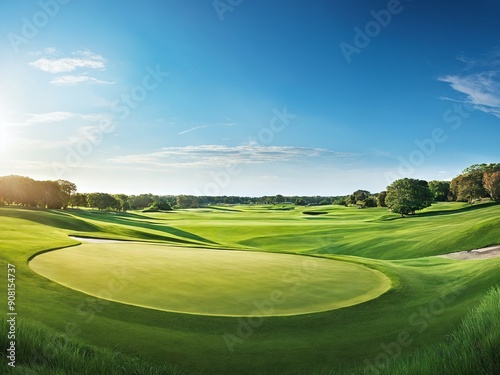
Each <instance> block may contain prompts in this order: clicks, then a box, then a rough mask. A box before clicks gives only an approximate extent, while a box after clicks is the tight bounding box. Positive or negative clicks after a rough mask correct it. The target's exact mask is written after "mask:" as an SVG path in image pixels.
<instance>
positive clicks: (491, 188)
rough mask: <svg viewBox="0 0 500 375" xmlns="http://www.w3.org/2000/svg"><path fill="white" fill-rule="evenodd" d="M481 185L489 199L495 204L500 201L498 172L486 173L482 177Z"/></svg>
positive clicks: (499, 174) (499, 177)
mask: <svg viewBox="0 0 500 375" xmlns="http://www.w3.org/2000/svg"><path fill="white" fill-rule="evenodd" d="M483 183H484V187H485V189H486V191H487V192H488V193H489V194H490V197H491V199H493V200H494V201H497V202H498V201H500V171H499V172H492V173H488V172H486V173H485V174H484V176H483Z"/></svg>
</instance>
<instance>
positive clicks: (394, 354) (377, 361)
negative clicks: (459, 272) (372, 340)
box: [364, 283, 464, 374]
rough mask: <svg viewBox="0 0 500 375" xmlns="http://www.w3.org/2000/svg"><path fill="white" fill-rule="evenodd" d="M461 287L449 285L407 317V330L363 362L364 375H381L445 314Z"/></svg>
mask: <svg viewBox="0 0 500 375" xmlns="http://www.w3.org/2000/svg"><path fill="white" fill-rule="evenodd" d="M463 288H464V287H463V285H459V284H455V283H449V284H447V285H446V286H445V288H444V290H443V292H441V293H440V295H439V297H437V298H434V299H433V300H432V301H430V302H428V303H427V304H425V305H424V306H421V307H420V308H419V309H418V311H415V312H413V313H412V314H411V315H410V316H409V317H408V329H406V330H403V331H401V332H399V333H398V334H397V335H396V336H395V338H394V340H393V341H391V342H389V343H384V342H382V343H380V349H381V350H380V352H379V353H378V354H377V355H376V356H375V357H374V358H372V359H365V360H364V364H365V367H364V374H382V373H384V372H383V369H384V367H385V366H386V365H389V364H390V362H391V361H393V360H395V359H396V358H398V357H399V356H400V355H401V354H402V352H403V349H404V348H406V347H408V346H410V345H411V344H412V343H413V341H414V339H415V337H416V336H418V335H419V334H421V333H423V332H424V331H425V330H427V329H428V328H429V325H430V324H431V323H432V322H433V321H434V320H435V319H436V318H438V317H440V316H442V315H443V314H444V313H445V312H446V308H447V306H449V305H450V304H451V303H453V302H454V301H455V300H456V299H457V297H458V296H459V295H460V294H461V293H462V290H463Z"/></svg>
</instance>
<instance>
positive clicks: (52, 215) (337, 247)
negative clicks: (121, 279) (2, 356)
mask: <svg viewBox="0 0 500 375" xmlns="http://www.w3.org/2000/svg"><path fill="white" fill-rule="evenodd" d="M235 209H238V210H240V211H241V212H238V213H234V212H224V211H222V210H210V212H201V211H199V210H180V211H177V212H176V213H175V215H172V214H167V213H151V214H148V213H138V212H129V213H118V214H112V213H107V212H105V213H100V214H94V213H92V212H91V211H90V210H67V211H44V210H26V209H22V208H0V231H1V240H0V268H2V269H4V270H5V269H6V267H7V264H8V263H11V264H15V265H16V269H17V272H16V283H17V284H16V287H17V289H18V291H19V306H20V308H21V306H22V321H23V322H26V323H27V322H33V323H34V324H35V325H38V324H43V325H44V326H46V327H49V329H50V330H54V331H55V332H57V333H58V335H66V336H68V338H69V340H71V341H72V340H77V341H78V342H81V343H85V344H84V345H90V346H92V347H100V348H108V349H109V348H112V349H113V350H118V351H120V352H122V353H123V354H124V356H126V357H128V356H130V358H132V357H140V358H143V359H146V360H147V362H148V363H149V364H150V365H149V367H151V368H158V366H163V365H164V364H165V363H168V364H172V365H177V366H179V367H180V368H183V369H189V370H192V371H194V372H199V373H204V372H208V373H215V374H221V375H222V374H231V375H232V374H241V375H244V374H252V375H253V374H259V373H262V374H310V373H313V374H314V373H321V371H322V370H323V369H328V370H332V373H339V372H340V373H349V369H350V368H357V367H356V366H359V365H360V364H361V365H363V364H365V363H366V362H365V361H369V362H370V363H374V364H375V363H376V359H377V356H378V355H379V354H380V353H381V351H383V349H382V348H381V344H382V343H384V344H389V343H391V342H394V341H395V340H398V335H399V334H400V333H401V332H407V333H408V335H409V337H410V338H411V340H412V341H411V345H408V346H405V347H402V349H401V355H400V357H399V358H401V360H403V358H408V357H411V356H412V355H413V354H414V353H418V352H420V351H421V350H425V348H434V346H433V345H439V343H445V342H446V343H449V342H450V341H446V340H447V339H446V338H447V337H449V336H450V334H452V333H453V332H455V331H456V330H457V329H458V328H457V327H459V326H460V323H461V321H462V320H463V319H464V317H465V315H466V313H467V311H468V310H469V309H470V308H473V307H474V306H476V305H477V304H478V302H479V299H480V298H481V296H482V295H483V294H484V293H485V292H486V291H487V290H488V289H489V288H491V287H492V286H495V285H498V284H500V273H499V272H498V271H499V269H500V258H496V259H487V260H475V261H456V260H450V259H443V258H437V257H427V256H429V255H437V254H444V253H448V252H451V251H459V250H468V249H472V248H479V247H484V246H488V245H493V244H498V243H500V231H498V228H499V227H500V221H499V220H500V205H492V204H491V205H488V204H481V205H478V206H477V207H474V208H472V209H470V208H467V205H466V204H463V205H462V204H460V203H458V204H457V203H451V204H447V203H445V204H438V205H433V206H432V207H430V208H429V209H427V210H424V211H423V212H422V213H418V214H417V215H415V216H412V217H407V218H404V219H400V218H398V215H395V214H392V213H388V212H387V211H386V210H385V209H378V208H375V209H366V210H358V209H356V208H351V207H341V206H325V207H322V210H324V211H328V212H329V215H323V216H321V217H311V218H310V220H305V217H304V215H303V214H302V210H308V209H307V208H297V209H295V210H293V211H274V212H273V211H269V210H268V209H267V208H266V206H261V207H258V206H249V207H247V206H237V207H235ZM214 211H217V212H214ZM469 228H473V229H472V230H469ZM68 235H82V236H87V237H99V238H115V239H128V240H136V241H137V240H143V241H144V240H146V241H156V242H160V241H161V242H163V243H165V244H170V245H174V244H175V246H184V247H186V248H192V247H197V248H201V247H205V248H210V249H221V248H226V249H227V248H232V249H236V250H254V251H255V250H259V251H265V252H287V253H297V254H301V253H302V254H303V253H306V254H311V255H314V256H319V257H324V258H329V259H334V260H344V261H346V260H347V261H350V262H354V263H359V264H361V265H364V266H365V267H369V268H373V269H376V270H379V271H382V272H383V273H385V274H386V275H387V276H388V277H390V279H391V281H392V284H393V288H392V289H391V290H390V291H388V292H387V293H385V294H383V295H381V296H380V297H379V298H376V299H373V300H370V301H367V302H365V303H362V304H358V305H354V306H351V307H348V308H342V309H337V310H333V311H326V312H321V313H316V314H305V315H295V316H273V317H265V318H262V320H259V321H258V322H256V320H251V319H249V318H245V319H242V318H240V317H217V316H200V315H189V314H177V313H170V312H164V311H157V310H151V309H144V308H139V307H136V306H129V305H124V304H121V303H115V302H112V301H104V300H102V299H97V298H93V297H91V296H88V295H85V294H83V293H81V292H78V291H75V290H72V289H69V288H66V287H63V286H61V285H59V284H57V283H55V282H52V281H50V280H47V279H46V278H44V277H42V276H40V275H38V274H36V273H35V272H33V271H32V270H31V269H30V268H29V267H28V264H27V260H28V259H29V258H30V257H32V256H33V255H34V254H37V253H39V252H41V251H45V250H48V249H56V248H62V247H66V246H69V245H75V244H77V243H78V242H77V241H74V240H72V239H70V238H69V237H68ZM207 251H210V250H207ZM243 269H244V268H243ZM147 271H148V270H147V269H145V270H144V272H145V274H147ZM299 280H300V278H299V279H297V281H299ZM113 285H114V287H115V288H116V287H118V286H119V285H117V284H113ZM113 285H112V286H113ZM332 288H335V285H332ZM439 301H441V302H443V303H444V305H442V304H441V303H440V302H439ZM5 308H6V305H4V307H3V308H0V313H2V312H4V309H5ZM42 312H43V313H42ZM4 316H5V315H4ZM492 316H493V319H494V320H493V321H492V322H490V323H488V324H490V327H492V328H491V331H494V330H495V327H496V324H498V318H497V317H496V316H497V315H492ZM257 323H258V324H257ZM471 324H473V325H479V324H480V322H473V321H471ZM496 330H497V329H496ZM497 331H498V330H497ZM18 332H19V340H22V339H23V328H22V325H20V326H19V331H18ZM44 334H45V333H44V332H41V333H39V334H38V333H37V334H36V335H42V336H43V335H44ZM24 337H29V335H28V336H24ZM227 337H230V338H231V340H230V342H229V343H228V341H227V340H225V338H227ZM483 337H490V336H484V335H483ZM493 338H494V337H493ZM0 339H1V340H5V336H4V335H2V337H1V338H0ZM41 339H43V337H41ZM488 340H489V338H488ZM495 340H496V339H495ZM29 341H31V339H29ZM29 345H30V344H29V343H27V342H26V341H24V343H23V345H22V346H23V347H30V346H29ZM486 345H488V343H483V342H481V341H478V342H477V347H479V348H482V347H485V346H486ZM456 348H457V349H456V350H457V351H456V352H455V354H453V353H451V352H450V353H451V354H450V356H452V357H453V356H456V357H457V358H455V360H456V361H457V363H459V361H460V360H459V357H460V356H462V355H463V356H465V357H467V356H468V354H466V353H462V352H461V351H462V350H463V349H464V348H465V347H459V346H457V347H456ZM465 349H466V350H470V349H468V348H465ZM106 350H107V349H106ZM488 353H490V352H488V351H482V350H481V351H480V354H479V355H480V356H481V357H480V358H479V357H474V358H473V357H469V358H470V360H471V361H473V362H476V361H486V362H487V361H488V359H487V358H490V357H489V354H488ZM81 355H82V356H83V357H85V355H84V354H83V353H82V354H81ZM429 355H431V354H429ZM491 355H492V357H491V358H493V360H496V359H497V357H494V353H493V354H491ZM485 357H487V358H485ZM29 358H30V357H29V356H28V355H25V354H23V355H20V356H19V357H18V360H19V364H20V365H22V364H23V363H27V362H28V361H29ZM35 358H36V357H35ZM63 360H68V361H69V359H67V358H66V357H63ZM106 360H107V359H105V361H106ZM398 360H399V359H398ZM50 361H55V362H57V359H55V358H54V359H51V360H50ZM379 362H381V363H382V362H384V361H383V360H382V361H379ZM69 363H71V362H69ZM79 363H82V362H79ZM141 363H145V362H141ZM391 363H392V362H391ZM394 363H395V362H394ZM481 363H482V362H481ZM382 365H385V362H384V363H382ZM55 366H60V368H61V370H60V371H59V372H57V370H56V371H53V372H50V373H51V374H58V373H76V374H78V373H79V372H78V371H85V370H75V372H72V371H65V370H64V366H65V365H64V364H62V363H60V362H57V364H56V365H55ZM394 366H395V365H394ZM41 367H43V366H40V368H41ZM34 368H35V367H34ZM49 368H50V367H49ZM57 368H59V367H57ZM438 368H439V367H438ZM464 368H466V367H464ZM477 368H479V367H477ZM38 369H39V368H35V370H26V371H25V372H21V373H26V374H29V373H40V371H44V370H43V369H41V370H40V371H38ZM391 369H392V368H390V369H389V367H388V370H387V373H391V372H390V371H391ZM3 370H4V368H2V369H1V370H0V371H3ZM120 370H121V369H120ZM120 370H116V371H120ZM394 371H396V370H394ZM398 371H399V370H398ZM401 372H402V371H399V372H395V373H401ZM42 373H43V372H42ZM80 373H81V372H80ZM93 373H99V371H98V370H96V371H94V372H93ZM110 373H113V372H110ZM115 373H116V372H115ZM132 373H134V372H132ZM355 373H359V372H355ZM381 373H384V372H381ZM416 373H418V372H416ZM458 373H460V372H458ZM462 373H463V372H462ZM479 373H485V372H479Z"/></svg>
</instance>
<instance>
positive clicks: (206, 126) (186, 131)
mask: <svg viewBox="0 0 500 375" xmlns="http://www.w3.org/2000/svg"><path fill="white" fill-rule="evenodd" d="M203 128H208V125H201V126H195V127H194V128H191V129H188V130H184V131H181V132H179V133H177V134H186V133H189V132H192V131H194V130H198V129H203Z"/></svg>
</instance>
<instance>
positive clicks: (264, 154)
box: [108, 144, 357, 168]
mask: <svg viewBox="0 0 500 375" xmlns="http://www.w3.org/2000/svg"><path fill="white" fill-rule="evenodd" d="M352 156H357V154H353V153H342V152H334V151H331V150H327V149H322V148H307V147H293V146H258V145H252V144H249V145H241V146H236V147H230V146H224V145H200V146H186V147H167V148H163V149H162V150H161V151H157V152H153V153H147V154H133V155H124V156H117V157H115V158H112V159H109V160H108V161H110V162H113V163H118V164H143V165H149V166H156V167H161V168H164V167H183V168H185V167H203V166H212V167H213V166H215V165H228V164H238V163H239V164H260V163H273V162H291V161H293V162H301V161H304V160H305V159H307V158H315V157H333V158H344V157H352Z"/></svg>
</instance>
